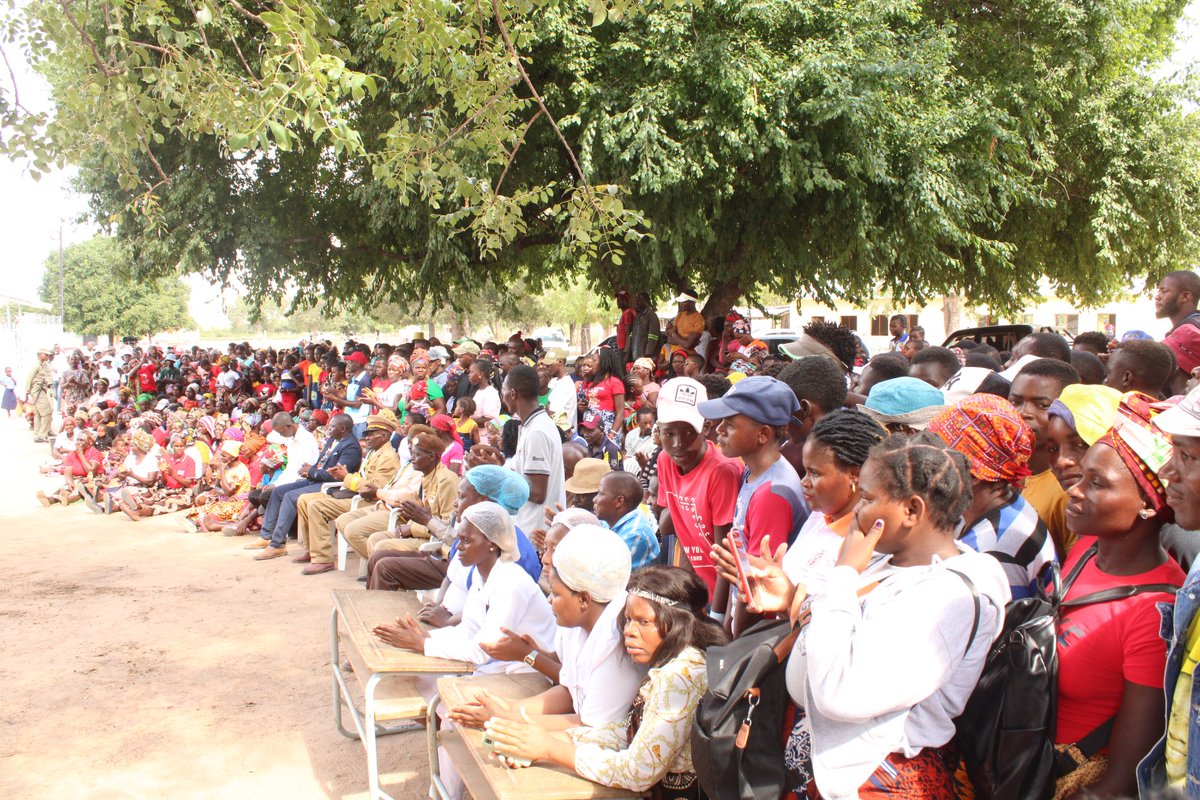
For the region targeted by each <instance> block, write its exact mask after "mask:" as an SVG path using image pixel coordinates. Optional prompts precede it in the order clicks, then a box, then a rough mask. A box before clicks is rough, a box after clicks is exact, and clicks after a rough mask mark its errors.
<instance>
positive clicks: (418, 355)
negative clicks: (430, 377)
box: [409, 350, 429, 368]
mask: <svg viewBox="0 0 1200 800" xmlns="http://www.w3.org/2000/svg"><path fill="white" fill-rule="evenodd" d="M409 364H411V365H412V366H413V367H414V368H415V367H428V366H429V353H428V351H426V350H416V351H414V352H413V354H412V358H411V359H410V360H409Z"/></svg>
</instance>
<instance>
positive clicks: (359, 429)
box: [354, 422, 367, 439]
mask: <svg viewBox="0 0 1200 800" xmlns="http://www.w3.org/2000/svg"><path fill="white" fill-rule="evenodd" d="M366 432H367V423H366V422H360V423H358V424H357V425H355V426H354V438H355V439H361V438H362V437H363V434H365V433H366Z"/></svg>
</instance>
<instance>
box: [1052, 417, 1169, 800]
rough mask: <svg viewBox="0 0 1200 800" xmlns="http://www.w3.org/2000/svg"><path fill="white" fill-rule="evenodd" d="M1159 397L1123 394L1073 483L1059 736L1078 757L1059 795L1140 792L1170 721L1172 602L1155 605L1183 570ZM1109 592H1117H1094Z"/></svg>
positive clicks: (1061, 621) (1061, 627)
mask: <svg viewBox="0 0 1200 800" xmlns="http://www.w3.org/2000/svg"><path fill="white" fill-rule="evenodd" d="M1153 402H1154V399H1153V398H1151V397H1150V396H1148V395H1144V394H1138V393H1130V394H1127V395H1125V396H1124V397H1123V398H1122V400H1121V405H1120V407H1119V408H1118V410H1117V415H1116V419H1117V424H1116V425H1114V426H1113V428H1112V430H1110V431H1109V432H1108V433H1107V434H1105V435H1104V436H1102V437H1101V438H1100V439H1099V440H1097V442H1096V444H1095V445H1093V446H1092V447H1091V449H1090V450H1088V453H1087V455H1086V456H1084V457H1083V463H1082V465H1081V469H1082V472H1083V477H1082V479H1081V480H1079V481H1078V482H1076V483H1075V485H1073V486H1072V487H1071V489H1070V490H1069V492H1068V494H1069V496H1070V503H1069V504H1068V506H1067V524H1068V525H1069V526H1070V528H1071V531H1072V532H1073V533H1074V534H1076V535H1077V536H1078V537H1079V540H1078V541H1077V542H1076V544H1075V546H1074V547H1073V548H1072V549H1071V553H1070V556H1069V557H1068V559H1067V562H1066V563H1065V564H1064V565H1063V568H1064V573H1063V574H1064V575H1065V576H1066V577H1065V578H1064V581H1063V584H1064V598H1063V605H1062V607H1061V609H1060V613H1059V618H1058V718H1057V725H1056V736H1055V742H1056V747H1057V749H1058V750H1059V751H1060V752H1063V753H1064V755H1068V756H1069V760H1070V761H1071V762H1073V763H1074V764H1075V765H1076V766H1075V769H1074V770H1072V771H1070V772H1068V773H1066V774H1065V775H1062V774H1061V772H1060V777H1059V779H1058V791H1057V792H1056V796H1057V797H1065V796H1068V795H1070V796H1072V797H1075V796H1081V795H1087V796H1089V797H1130V796H1134V795H1136V793H1137V779H1136V774H1135V770H1136V767H1137V764H1138V761H1139V760H1141V758H1142V757H1143V756H1145V755H1146V753H1147V752H1149V751H1150V749H1151V747H1152V746H1153V745H1154V743H1155V742H1156V741H1157V740H1158V738H1159V736H1160V735H1161V734H1162V731H1163V719H1164V717H1163V702H1164V701H1163V672H1164V668H1165V666H1166V653H1165V651H1164V649H1163V644H1162V640H1161V639H1160V638H1159V627H1160V621H1161V616H1162V615H1165V614H1168V613H1169V612H1168V611H1167V610H1165V609H1164V610H1162V612H1161V614H1160V608H1162V607H1163V606H1169V604H1171V603H1172V602H1173V601H1174V599H1175V591H1176V588H1177V587H1179V586H1180V585H1181V584H1182V583H1183V581H1184V577H1185V575H1184V572H1183V570H1182V569H1180V567H1179V565H1178V564H1176V563H1175V562H1174V561H1173V560H1172V559H1171V558H1170V557H1168V555H1167V553H1166V551H1165V550H1163V547H1162V544H1161V542H1160V541H1159V529H1160V528H1161V527H1162V525H1163V523H1165V522H1169V521H1171V508H1170V506H1169V505H1168V504H1167V489H1166V486H1165V485H1164V483H1163V481H1162V479H1161V478H1160V477H1159V476H1160V474H1161V473H1162V472H1163V469H1164V467H1165V466H1166V464H1167V462H1168V461H1169V460H1170V457H1171V445H1170V442H1169V440H1168V438H1167V436H1166V434H1164V433H1163V432H1162V431H1161V430H1159V429H1158V428H1156V427H1155V426H1154V425H1153V424H1152V420H1153V418H1154V417H1155V416H1156V415H1157V414H1158V411H1157V410H1156V409H1155V408H1153V406H1152V404H1153ZM1138 587H1141V589H1140V590H1139V589H1138ZM1109 590H1118V591H1119V592H1120V593H1121V594H1120V595H1119V596H1118V597H1116V598H1112V599H1110V600H1107V601H1104V600H1100V599H1099V598H1095V596H1094V595H1095V593H1096V592H1104V591H1109ZM1135 592H1136V593H1135Z"/></svg>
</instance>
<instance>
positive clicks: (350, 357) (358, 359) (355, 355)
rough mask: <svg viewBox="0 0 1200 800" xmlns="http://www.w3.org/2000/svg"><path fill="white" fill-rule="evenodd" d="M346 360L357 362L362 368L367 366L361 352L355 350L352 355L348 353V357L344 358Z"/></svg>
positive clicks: (365, 358)
mask: <svg viewBox="0 0 1200 800" xmlns="http://www.w3.org/2000/svg"><path fill="white" fill-rule="evenodd" d="M346 360H347V361H354V362H357V363H358V364H361V365H362V366H364V367H365V366H366V365H367V357H366V356H365V355H363V353H362V351H361V350H355V351H354V352H353V353H350V354H349V355H348V356H346Z"/></svg>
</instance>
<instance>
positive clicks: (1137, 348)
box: [1104, 339, 1176, 398]
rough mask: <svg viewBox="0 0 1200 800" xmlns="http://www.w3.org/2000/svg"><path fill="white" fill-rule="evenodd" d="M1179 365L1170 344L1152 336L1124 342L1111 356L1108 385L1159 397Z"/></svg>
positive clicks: (1123, 390) (1123, 391)
mask: <svg viewBox="0 0 1200 800" xmlns="http://www.w3.org/2000/svg"><path fill="white" fill-rule="evenodd" d="M1175 369H1176V359H1175V357H1174V356H1173V355H1172V354H1171V350H1170V348H1169V347H1168V346H1167V345H1165V344H1161V343H1159V342H1155V341H1151V340H1150V339H1133V340H1130V341H1128V342H1121V344H1120V346H1119V347H1117V348H1116V349H1114V350H1113V351H1112V353H1111V354H1110V355H1109V356H1108V377H1106V378H1105V379H1104V385H1105V386H1111V387H1112V388H1114V389H1116V390H1117V391H1118V392H1120V393H1122V394H1124V393H1125V392H1141V393H1143V394H1148V395H1150V396H1151V397H1154V398H1158V397H1161V396H1162V394H1163V389H1164V388H1166V385H1167V382H1168V381H1169V380H1170V379H1171V376H1172V374H1173V373H1174V372H1175Z"/></svg>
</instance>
